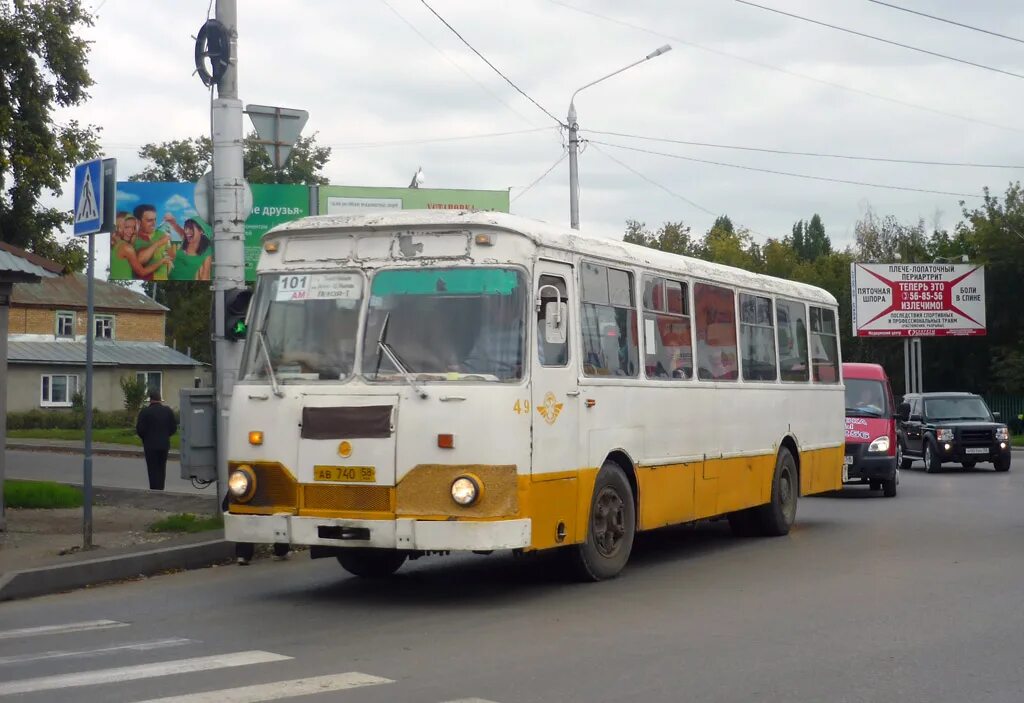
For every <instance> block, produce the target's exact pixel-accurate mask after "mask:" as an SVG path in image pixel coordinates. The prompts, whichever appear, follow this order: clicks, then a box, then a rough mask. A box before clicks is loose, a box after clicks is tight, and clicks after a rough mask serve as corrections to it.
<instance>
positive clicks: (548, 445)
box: [530, 260, 582, 548]
mask: <svg viewBox="0 0 1024 703" xmlns="http://www.w3.org/2000/svg"><path fill="white" fill-rule="evenodd" d="M533 301H534V304H533V307H532V309H531V314H532V317H533V324H532V327H533V334H532V339H533V342H532V344H531V348H532V353H531V356H532V363H531V367H532V377H531V381H530V395H531V398H530V401H531V403H532V405H533V408H532V412H531V417H532V432H533V452H532V466H531V474H532V475H531V491H530V495H531V511H530V512H531V516H532V517H533V521H534V528H533V535H534V538H533V546H535V547H538V548H543V547H547V546H555V545H556V544H559V543H562V541H563V539H565V538H566V537H568V538H569V539H571V537H572V535H573V534H574V532H575V522H576V514H575V504H576V490H577V480H576V471H577V469H579V468H580V453H579V421H580V403H581V402H582V401H581V399H580V391H579V383H578V376H577V368H578V367H579V362H578V360H577V358H576V357H577V354H578V352H577V347H576V345H575V342H574V340H575V338H576V336H577V335H576V334H575V333H574V332H573V330H574V329H576V327H577V322H576V312H577V310H579V305H578V302H577V298H576V291H575V283H574V281H573V268H572V266H571V265H569V264H563V263H555V262H550V261H543V260H542V261H539V262H538V264H537V272H536V274H535V279H534V298H533ZM538 308H539V309H538ZM560 535H561V537H559V536H560Z"/></svg>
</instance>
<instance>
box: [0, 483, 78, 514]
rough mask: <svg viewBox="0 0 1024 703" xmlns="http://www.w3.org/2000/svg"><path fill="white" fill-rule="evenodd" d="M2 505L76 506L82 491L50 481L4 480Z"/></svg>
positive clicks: (26, 506)
mask: <svg viewBox="0 0 1024 703" xmlns="http://www.w3.org/2000/svg"><path fill="white" fill-rule="evenodd" d="M4 505H5V506H6V507H8V508H37V509H38V508H46V509H51V508H78V507H81V505H82V492H81V491H80V490H78V489H77V488H72V487H71V486H65V485H63V484H60V483H51V482H50V481H15V480H10V481H4Z"/></svg>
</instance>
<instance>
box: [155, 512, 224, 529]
mask: <svg viewBox="0 0 1024 703" xmlns="http://www.w3.org/2000/svg"><path fill="white" fill-rule="evenodd" d="M223 527H224V518H223V517H221V516H220V515H216V516H213V515H203V516H199V515H193V514H192V513H178V514H177V515H169V516H167V517H165V518H164V519H163V520H158V521H157V522H154V523H153V524H152V525H150V526H149V531H150V532H207V531H208V530H220V529H222V528H223Z"/></svg>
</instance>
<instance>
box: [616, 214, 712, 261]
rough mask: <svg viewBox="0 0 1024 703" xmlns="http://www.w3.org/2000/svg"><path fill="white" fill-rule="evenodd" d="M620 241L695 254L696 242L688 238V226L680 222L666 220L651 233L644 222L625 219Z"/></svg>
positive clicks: (661, 249) (673, 251)
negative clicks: (624, 232)
mask: <svg viewBox="0 0 1024 703" xmlns="http://www.w3.org/2000/svg"><path fill="white" fill-rule="evenodd" d="M622 241H624V242H629V243H630V244H640V245H641V246H645V247H649V248H651V249H658V250H660V251H667V252H669V253H671V254H680V255H682V256H695V255H696V254H697V247H696V243H695V242H694V241H693V240H692V239H691V238H690V228H689V227H688V226H687V225H685V224H683V223H682V222H666V223H665V224H663V225H662V226H661V227H660V228H659V229H658V231H657V232H656V233H652V232H651V231H650V230H648V229H647V226H646V225H645V224H644V223H642V222H637V221H636V220H626V235H625V236H624V237H623V238H622Z"/></svg>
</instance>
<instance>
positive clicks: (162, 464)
mask: <svg viewBox="0 0 1024 703" xmlns="http://www.w3.org/2000/svg"><path fill="white" fill-rule="evenodd" d="M177 431H178V423H177V422H175V420H174V411H173V410H171V409H170V408H169V407H167V406H166V405H164V404H163V403H161V402H160V391H159V390H158V389H156V388H151V389H150V391H149V406H148V407H145V408H143V409H142V412H140V413H139V419H138V420H137V421H136V423H135V433H136V434H137V435H139V437H141V438H142V449H143V451H144V453H145V454H146V470H147V471H148V472H149V488H150V490H153V491H162V490H163V489H164V480H165V479H166V478H167V452H168V451H169V450H170V448H171V435H173V434H175V433H176V432H177Z"/></svg>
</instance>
